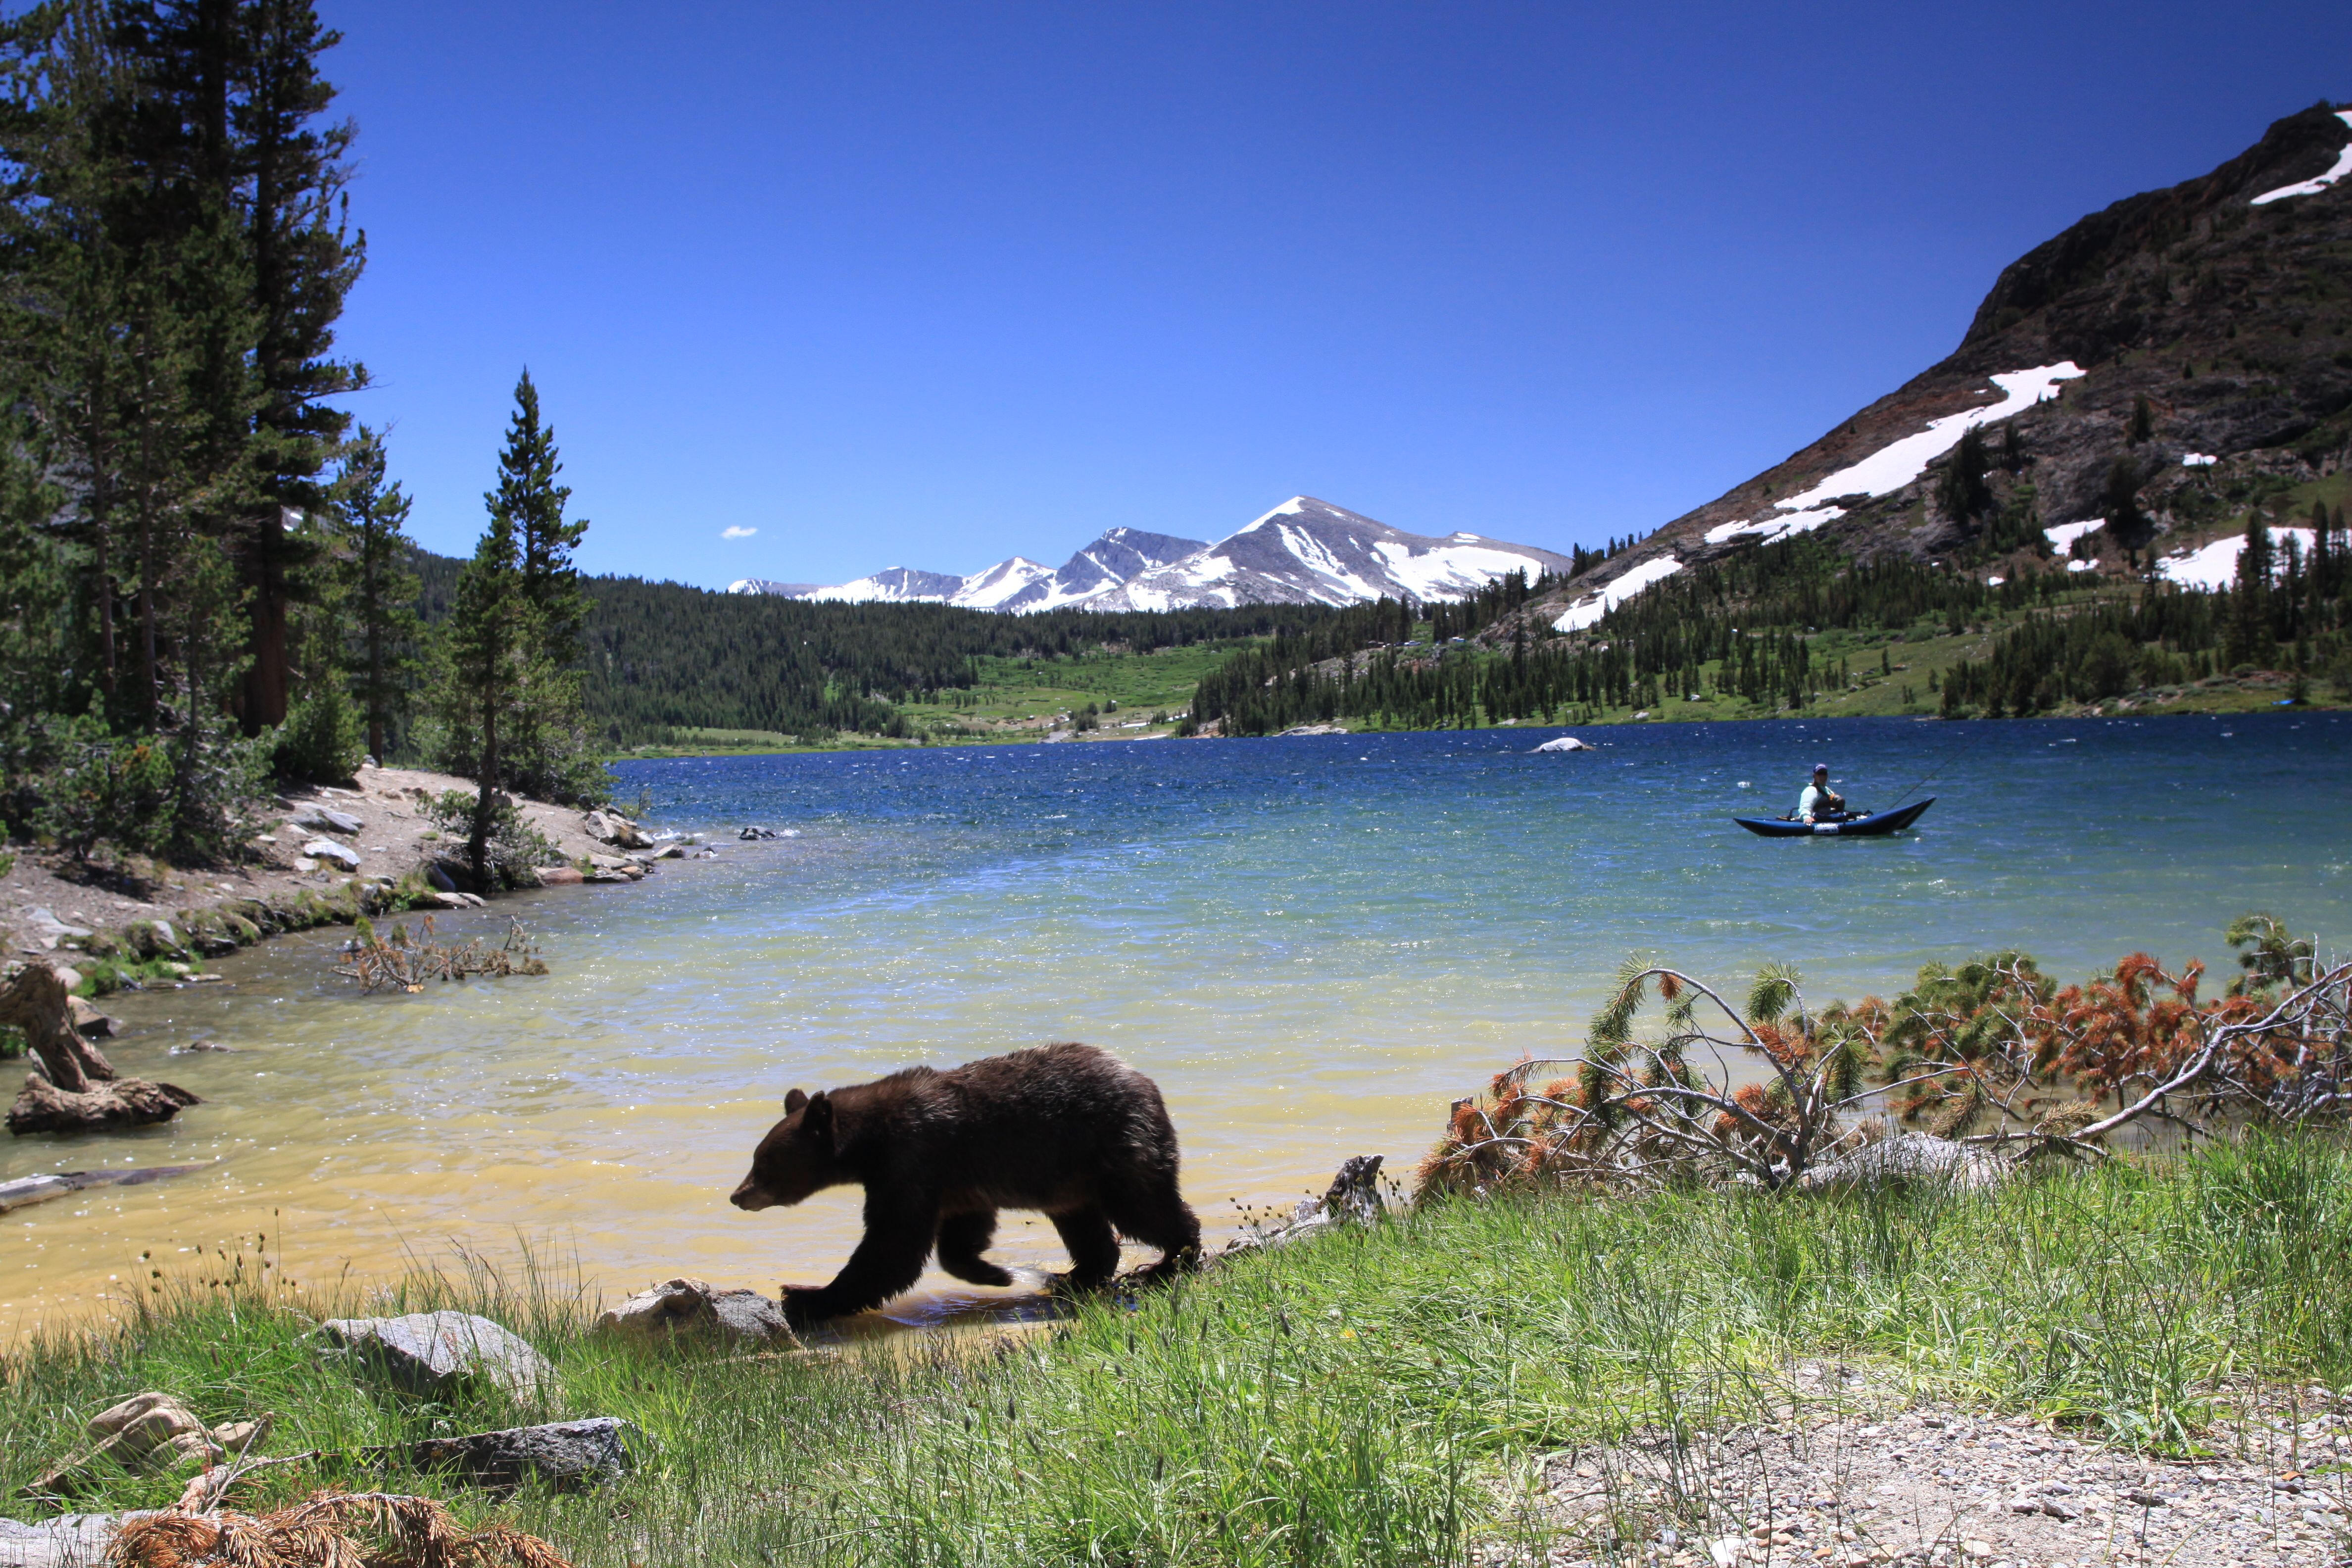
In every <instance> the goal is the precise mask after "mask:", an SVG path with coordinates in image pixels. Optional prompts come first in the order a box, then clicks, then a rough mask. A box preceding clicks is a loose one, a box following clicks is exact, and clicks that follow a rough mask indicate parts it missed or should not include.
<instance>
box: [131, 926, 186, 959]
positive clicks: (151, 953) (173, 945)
mask: <svg viewBox="0 0 2352 1568" xmlns="http://www.w3.org/2000/svg"><path fill="white" fill-rule="evenodd" d="M122 934H123V937H124V939H125V940H126V941H128V942H130V943H131V952H135V953H137V954H138V955H139V956H140V957H142V958H149V959H153V958H170V957H171V956H173V954H174V953H176V952H179V951H180V933H179V932H178V931H176V930H174V929H173V925H172V922H171V921H131V924H130V926H129V927H128V928H127V929H126V930H125V931H123V933H122Z"/></svg>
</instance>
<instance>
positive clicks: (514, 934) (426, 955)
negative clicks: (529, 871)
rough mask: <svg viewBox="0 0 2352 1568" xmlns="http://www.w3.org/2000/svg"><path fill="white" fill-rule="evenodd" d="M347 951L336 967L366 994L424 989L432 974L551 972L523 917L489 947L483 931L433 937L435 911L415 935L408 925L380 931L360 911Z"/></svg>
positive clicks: (460, 976)
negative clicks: (453, 938) (450, 938)
mask: <svg viewBox="0 0 2352 1568" xmlns="http://www.w3.org/2000/svg"><path fill="white" fill-rule="evenodd" d="M343 955H344V957H345V958H346V959H347V960H349V962H348V963H339V964H337V965H336V966H335V973H338V974H341V975H344V976H347V977H349V978H350V979H352V980H356V981H358V982H359V983H360V990H361V992H362V994H368V993H373V992H376V991H401V992H406V993H409V994H415V993H416V992H419V991H422V990H424V989H425V982H426V981H428V980H444V981H446V980H463V979H465V978H466V977H467V976H468V975H473V974H481V975H488V976H489V977H491V978H493V979H496V978H499V977H502V976H505V975H509V974H544V973H547V963H546V961H545V960H543V959H541V957H540V956H539V944H538V942H537V941H536V940H535V939H533V938H532V937H531V935H530V933H529V932H528V931H524V930H523V926H522V922H521V921H510V922H509V925H508V928H507V935H506V940H505V941H504V942H501V943H499V945H498V946H496V947H491V946H488V944H486V943H485V942H483V941H482V939H481V938H479V937H476V938H474V939H473V940H471V941H470V942H463V943H459V942H436V941H434V931H433V917H432V916H431V915H427V916H425V923H424V926H423V928H422V929H421V930H420V931H418V933H417V935H416V938H415V940H414V941H412V940H411V939H410V936H409V932H408V928H407V926H405V925H395V926H394V927H393V928H392V933H391V935H389V936H385V937H379V936H378V935H376V933H375V927H374V926H373V924H371V923H370V922H369V921H368V920H367V919H366V917H364V916H362V918H361V920H360V921H359V926H358V933H357V934H356V935H355V936H354V937H353V938H352V942H351V943H350V945H348V946H347V947H345V948H344V950H343Z"/></svg>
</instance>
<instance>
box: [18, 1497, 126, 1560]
mask: <svg viewBox="0 0 2352 1568" xmlns="http://www.w3.org/2000/svg"><path fill="white" fill-rule="evenodd" d="M146 1517H147V1510H140V1511H138V1512H135V1513H68V1514H65V1515H63V1516H61V1517H59V1518H57V1519H45V1520H43V1521H40V1522H39V1523H38V1524H26V1523H24V1522H22V1521H17V1520H13V1519H0V1568H100V1564H101V1563H104V1562H105V1561H106V1549H107V1546H108V1545H109V1543H110V1542H112V1541H113V1540H114V1532H115V1531H118V1530H120V1529H121V1528H122V1527H123V1526H124V1525H126V1524H129V1523H130V1522H131V1521H132V1520H135V1519H145V1518H146Z"/></svg>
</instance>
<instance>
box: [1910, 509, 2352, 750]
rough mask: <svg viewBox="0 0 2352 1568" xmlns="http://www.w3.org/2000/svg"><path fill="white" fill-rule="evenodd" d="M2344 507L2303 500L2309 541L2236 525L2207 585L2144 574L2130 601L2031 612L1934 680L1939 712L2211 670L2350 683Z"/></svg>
mask: <svg viewBox="0 0 2352 1568" xmlns="http://www.w3.org/2000/svg"><path fill="white" fill-rule="evenodd" d="M2344 521H2345V520H2344V517H2343V515H2342V514H2341V512H2340V511H2339V512H2336V513H2331V512H2329V510H2327V508H2326V504H2325V503H2324V502H2316V501H2315V502H2314V503H2313V504H2312V509H2311V517H2310V526H2311V530H2312V544H2313V548H2312V550H2311V552H2309V553H2308V554H2307V555H2306V554H2305V552H2304V550H2303V547H2302V541H2301V540H2300V539H2298V538H2296V537H2295V536H2294V535H2292V534H2289V535H2287V536H2286V537H2285V538H2284V541H2283V542H2282V541H2281V540H2279V539H2277V538H2275V537H2273V534H2272V533H2271V531H2270V528H2269V526H2268V525H2267V524H2266V523H2264V522H2263V521H2262V520H2261V519H2260V518H2259V517H2257V518H2255V519H2254V520H2253V521H2250V522H2249V523H2248V524H2247V525H2246V543H2245V547H2244V549H2243V550H2242V551H2241V552H2239V555H2238V569H2237V577H2236V581H2235V582H2234V583H2232V584H2231V586H2230V587H2229V588H2227V589H2225V590H2223V591H2222V592H2220V593H2215V594H2199V593H2184V592H2182V591H2180V590H2179V589H2176V588H2169V587H2163V586H2158V585H2154V584H2151V585H2149V586H2148V587H2147V588H2145V589H2143V590H2142V591H2141V593H2140V595H2139V597H2138V598H2137V600H2135V601H2130V602H2109V603H2105V604H2101V605H2090V606H2084V607H2079V608H2075V609H2073V610H2071V611H2069V612H2064V613H2044V614H2037V615H2034V616H2029V617H2027V618H2026V620H2025V621H2024V622H2023V624H2021V625H2019V626H2011V628H2009V629H2008V630H2007V631H2006V632H2004V633H2002V635H2001V636H2000V639H1999V640H1998V641H1997V642H1995V643H1994V645H1993V647H1992V649H1991V651H1990V653H1989V654H1988V655H1987V656H1986V657H1985V658H1982V659H1979V660H1973V661H1963V662H1962V663H1961V664H1960V665H1959V666H1958V667H1957V668H1954V669H1953V670H1952V672H1951V674H1950V675H1949V676H1948V677H1947V678H1946V679H1945V681H1944V696H1943V707H1944V712H1945V714H1946V715H1947V716H1948V717H1960V716H1963V715H1969V714H1975V713H1981V714H1982V715H1984V716H1985V717H1988V718H1994V719H1998V718H2000V717H2002V716H2004V715H2011V714H2013V715H2019V716H2023V715H2028V714H2032V713H2037V712H2041V711H2042V710H2047V709H2050V708H2054V707H2056V706H2057V705H2058V704H2059V703H2061V702H2064V701H2069V700H2072V701H2077V702H2087V701H2096V700H2101V699H2105V698H2110V697H2119V696H2122V695H2123V694H2124V693H2126V692H2128V691H2135V690H2138V689H2143V688H2147V687H2156V686H2179V685H2186V684H2188V683H2189V682H2191V681H2195V680H2199V679H2206V678H2209V677H2211V676H2215V675H2224V674H2231V673H2237V674H2244V673H2249V672H2252V671H2256V670H2281V669H2283V670H2285V671H2287V672H2289V673H2291V674H2292V675H2293V677H2294V680H2295V683H2296V685H2297V686H2298V687H2301V686H2303V685H2304V684H2305V683H2306V682H2307V681H2308V680H2309V679H2310V678H2312V677H2313V676H2315V675H2321V676H2325V677H2326V679H2330V680H2332V681H2333V682H2334V683H2335V684H2336V686H2337V687H2338V688H2339V689H2342V690H2343V691H2344V693H2345V694H2346V695H2352V637H2347V626H2352V554H2347V539H2346V534H2345V527H2344Z"/></svg>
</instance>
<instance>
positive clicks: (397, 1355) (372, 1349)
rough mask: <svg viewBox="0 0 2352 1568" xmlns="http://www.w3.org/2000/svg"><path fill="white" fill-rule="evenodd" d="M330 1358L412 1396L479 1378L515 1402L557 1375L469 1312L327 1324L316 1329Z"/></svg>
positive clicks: (523, 1344)
mask: <svg viewBox="0 0 2352 1568" xmlns="http://www.w3.org/2000/svg"><path fill="white" fill-rule="evenodd" d="M319 1334H320V1338H322V1339H324V1340H325V1341H326V1342H327V1343H328V1345H329V1346H330V1347H331V1349H330V1352H329V1353H331V1354H333V1355H337V1356H339V1357H341V1358H343V1359H346V1360H349V1361H351V1362H353V1363H358V1364H360V1365H362V1366H364V1367H366V1368H368V1369H369V1370H371V1371H373V1372H375V1373H379V1374H380V1375H382V1376H383V1377H386V1378H388V1379H390V1380H391V1381H392V1382H394V1383H396V1384H400V1385H401V1386H402V1387H404V1388H406V1389H408V1390H409V1391H410V1392H412V1393H415V1394H425V1395H428V1396H429V1395H435V1394H441V1393H444V1392H445V1391H447V1390H450V1389H452V1388H455V1387H457V1385H459V1384H463V1383H465V1382H466V1381H467V1380H469V1379H472V1378H476V1377H480V1378H486V1379H488V1381H489V1382H491V1383H493V1384H497V1385H498V1386H499V1387H500V1388H503V1389H505V1390H506V1391H507V1392H508V1393H509V1394H513V1395H514V1396H515V1397H517V1398H523V1397H526V1396H529V1395H530V1394H536V1393H537V1392H539V1391H540V1390H541V1389H542V1388H552V1387H553V1385H554V1381H555V1369H554V1368H552V1367H551V1366H550V1365H548V1363H547V1362H546V1360H545V1358H543V1357H541V1355H540V1353H539V1352H537V1351H535V1350H533V1349H531V1348H530V1342H529V1341H527V1340H524V1339H523V1338H522V1337H521V1336H520V1335H518V1334H512V1333H509V1332H508V1331H506V1330H505V1329H502V1328H500V1327H499V1325H498V1324H496V1323H494V1322H492V1321H489V1320H488V1318H478V1317H476V1316H474V1314H472V1313H471V1312H446V1311H445V1312H411V1313H408V1314H406V1315H405V1316H404V1317H398V1318H331V1319H329V1320H328V1321H326V1322H324V1323H321V1324H320V1325H319Z"/></svg>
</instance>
